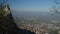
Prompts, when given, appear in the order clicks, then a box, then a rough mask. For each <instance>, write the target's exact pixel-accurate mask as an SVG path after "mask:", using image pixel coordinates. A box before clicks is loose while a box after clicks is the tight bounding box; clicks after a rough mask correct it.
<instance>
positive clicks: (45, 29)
mask: <svg viewBox="0 0 60 34" xmlns="http://www.w3.org/2000/svg"><path fill="white" fill-rule="evenodd" d="M19 27H20V28H22V29H26V30H31V31H32V32H35V33H36V34H60V27H59V26H56V25H55V24H51V23H40V24H21V25H20V26H19Z"/></svg>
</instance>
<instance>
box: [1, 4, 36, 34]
mask: <svg viewBox="0 0 60 34" xmlns="http://www.w3.org/2000/svg"><path fill="white" fill-rule="evenodd" d="M0 34H35V33H34V32H31V31H29V30H25V29H20V28H18V27H17V25H16V24H15V22H14V20H13V17H12V14H11V11H10V8H9V5H8V4H6V5H4V6H3V7H1V6H0Z"/></svg>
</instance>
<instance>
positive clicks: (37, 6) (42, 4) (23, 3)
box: [8, 0, 54, 11]
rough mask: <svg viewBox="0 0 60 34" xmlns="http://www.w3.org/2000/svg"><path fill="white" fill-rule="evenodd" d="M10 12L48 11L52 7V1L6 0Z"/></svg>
mask: <svg viewBox="0 0 60 34" xmlns="http://www.w3.org/2000/svg"><path fill="white" fill-rule="evenodd" d="M8 2H9V5H10V7H11V9H12V10H18V11H49V8H50V7H51V6H53V5H54V1H53V0H8Z"/></svg>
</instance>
